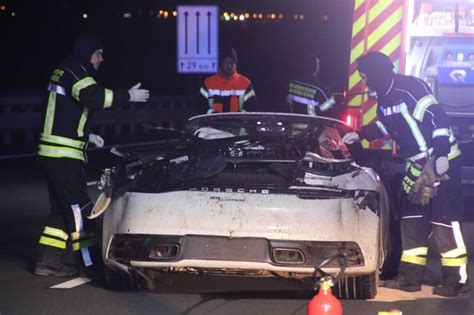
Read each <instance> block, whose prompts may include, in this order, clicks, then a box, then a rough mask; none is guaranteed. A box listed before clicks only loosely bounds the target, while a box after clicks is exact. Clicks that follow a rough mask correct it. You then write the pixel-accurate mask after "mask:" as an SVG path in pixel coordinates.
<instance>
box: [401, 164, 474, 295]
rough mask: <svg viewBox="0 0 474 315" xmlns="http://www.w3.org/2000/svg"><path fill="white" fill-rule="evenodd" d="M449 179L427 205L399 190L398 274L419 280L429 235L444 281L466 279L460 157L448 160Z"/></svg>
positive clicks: (452, 283) (448, 283)
mask: <svg viewBox="0 0 474 315" xmlns="http://www.w3.org/2000/svg"><path fill="white" fill-rule="evenodd" d="M448 175H449V177H450V179H449V180H448V181H447V182H444V183H442V184H441V185H440V186H439V188H438V192H437V195H436V196H435V197H434V198H433V199H432V200H431V202H430V204H429V205H428V206H425V207H422V206H419V205H415V204H413V203H411V202H410V201H408V199H407V195H406V193H405V192H404V191H403V190H402V192H401V194H402V196H401V198H402V203H401V237H402V250H403V251H402V256H401V261H400V267H399V274H400V275H402V276H404V277H405V278H406V279H407V280H408V281H409V282H410V283H411V284H413V285H419V284H421V281H422V278H423V271H424V268H425V266H426V262H427V255H428V237H430V236H431V237H433V241H434V244H435V246H436V247H437V249H438V251H439V253H440V255H441V257H440V259H441V267H442V277H443V285H445V286H457V285H462V284H464V283H466V281H467V262H468V261H467V250H466V246H465V243H464V239H463V235H462V232H461V226H460V222H461V220H462V218H463V216H464V211H463V207H464V204H463V199H462V186H461V157H458V158H455V159H453V160H452V161H450V169H449V171H448Z"/></svg>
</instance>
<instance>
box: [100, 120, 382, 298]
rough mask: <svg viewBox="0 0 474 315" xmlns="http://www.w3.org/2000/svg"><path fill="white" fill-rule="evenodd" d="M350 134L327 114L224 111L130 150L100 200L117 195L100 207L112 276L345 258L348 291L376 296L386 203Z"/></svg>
mask: <svg viewBox="0 0 474 315" xmlns="http://www.w3.org/2000/svg"><path fill="white" fill-rule="evenodd" d="M348 131H349V130H348V129H347V126H346V125H344V124H343V123H342V122H340V121H337V120H333V119H329V118H322V117H311V116H305V115H296V114H279V113H224V114H214V115H203V116H197V117H194V118H191V119H190V120H189V122H188V124H187V126H186V129H185V131H183V132H177V131H176V132H174V133H170V134H169V137H168V138H167V139H166V140H162V141H158V142H156V143H152V144H149V145H146V146H143V147H139V148H134V149H133V150H131V149H130V150H128V152H121V154H122V155H123V156H124V162H123V163H121V164H119V165H118V166H116V167H114V168H113V169H111V170H106V171H105V172H104V174H103V176H102V186H103V189H104V193H103V195H102V197H101V198H99V199H101V200H102V202H103V201H104V200H107V201H110V205H108V204H107V202H106V203H105V206H103V207H102V210H100V211H103V210H104V208H107V211H106V212H105V213H104V217H103V242H102V252H103V259H104V263H105V266H106V271H107V272H106V276H107V277H106V278H107V281H108V282H109V284H112V283H113V281H115V280H117V279H118V278H117V277H122V278H123V277H125V278H127V277H129V278H140V279H142V280H143V279H145V280H146V282H147V283H148V286H149V285H150V283H153V282H154V281H155V279H157V277H158V276H159V275H160V274H162V273H163V272H187V273H208V274H222V275H245V276H255V277H267V276H279V277H286V278H305V277H311V276H312V274H313V272H314V269H315V266H316V265H318V264H319V263H320V262H321V261H323V260H324V259H326V258H328V257H330V256H333V255H336V254H341V253H344V254H346V255H347V268H346V269H345V275H344V277H343V279H342V280H341V281H340V282H339V284H338V285H337V287H336V290H338V292H339V295H340V296H341V297H344V298H371V297H373V296H374V295H375V293H376V290H377V285H378V278H379V271H380V268H381V267H382V264H383V262H384V259H385V256H386V254H387V248H386V244H387V243H388V234H387V233H388V230H389V229H388V220H389V213H388V212H389V209H388V202H387V196H386V193H385V190H384V187H383V185H382V183H381V181H380V179H379V178H378V176H377V174H376V173H375V172H374V171H373V170H372V169H370V168H363V167H360V166H358V165H356V164H355V163H354V162H353V160H352V158H351V155H350V152H349V151H348V149H347V147H346V146H345V145H344V144H343V143H342V141H341V138H342V136H343V135H344V134H345V133H346V132H348ZM157 132H159V130H157ZM100 202H101V201H100V200H99V203H100ZM96 208H100V205H96ZM324 271H325V272H328V273H338V272H339V265H338V264H337V262H335V261H334V262H332V263H331V264H329V265H327V266H326V268H324ZM138 282H139V281H138Z"/></svg>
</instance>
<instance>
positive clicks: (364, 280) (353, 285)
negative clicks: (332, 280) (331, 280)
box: [333, 272, 378, 299]
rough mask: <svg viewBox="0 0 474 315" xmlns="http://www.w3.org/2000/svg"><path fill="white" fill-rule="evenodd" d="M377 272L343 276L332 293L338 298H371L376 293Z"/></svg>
mask: <svg viewBox="0 0 474 315" xmlns="http://www.w3.org/2000/svg"><path fill="white" fill-rule="evenodd" d="M377 286H378V273H375V272H374V273H372V274H370V275H364V276H354V277H351V276H349V277H344V278H343V279H342V280H341V281H340V282H339V283H337V284H336V286H335V287H334V290H333V293H334V294H335V295H336V296H337V297H338V298H340V299H372V298H374V297H375V295H376V294H377Z"/></svg>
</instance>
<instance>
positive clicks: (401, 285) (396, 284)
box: [380, 275, 421, 292]
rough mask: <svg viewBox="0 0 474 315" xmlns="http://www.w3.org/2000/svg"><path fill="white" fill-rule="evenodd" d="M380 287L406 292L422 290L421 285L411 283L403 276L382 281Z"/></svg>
mask: <svg viewBox="0 0 474 315" xmlns="http://www.w3.org/2000/svg"><path fill="white" fill-rule="evenodd" d="M380 286H381V287H384V288H389V289H395V290H402V291H406V292H416V291H420V290H421V285H419V284H413V283H410V282H409V281H408V280H407V278H406V277H405V276H402V275H398V276H396V277H395V278H394V279H393V280H385V281H382V283H381V285H380Z"/></svg>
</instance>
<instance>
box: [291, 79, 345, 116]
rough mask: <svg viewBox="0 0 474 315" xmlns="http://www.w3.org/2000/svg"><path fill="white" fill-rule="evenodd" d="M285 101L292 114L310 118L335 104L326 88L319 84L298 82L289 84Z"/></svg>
mask: <svg viewBox="0 0 474 315" xmlns="http://www.w3.org/2000/svg"><path fill="white" fill-rule="evenodd" d="M287 101H288V103H289V105H290V111H291V112H292V113H297V114H306V115H311V116H318V115H321V114H322V113H324V112H326V111H328V110H329V109H331V108H332V107H333V106H334V104H335V103H336V102H335V100H334V98H333V97H332V96H330V95H329V91H328V90H327V88H326V87H324V86H323V85H322V84H320V83H319V82H316V81H315V82H312V83H305V82H302V81H298V80H294V81H292V82H290V84H289V86H288V95H287Z"/></svg>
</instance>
